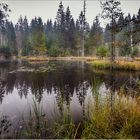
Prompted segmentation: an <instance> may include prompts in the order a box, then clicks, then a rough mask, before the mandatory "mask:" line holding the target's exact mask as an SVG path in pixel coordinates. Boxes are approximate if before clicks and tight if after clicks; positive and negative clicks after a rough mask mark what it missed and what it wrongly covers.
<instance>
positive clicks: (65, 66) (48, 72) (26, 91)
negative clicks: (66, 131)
mask: <svg viewBox="0 0 140 140" xmlns="http://www.w3.org/2000/svg"><path fill="white" fill-rule="evenodd" d="M139 79H140V73H138V72H137V73H136V72H120V71H115V72H114V73H111V72H110V71H103V70H95V69H93V68H92V67H91V66H90V65H89V64H87V63H86V62H78V61H49V62H45V63H29V62H11V63H8V62H7V63H1V64H0V114H1V115H2V116H7V117H8V118H9V119H10V120H11V122H12V124H15V123H17V122H18V120H19V118H20V117H22V116H23V114H24V115H26V114H27V112H28V110H29V108H30V106H32V104H33V100H35V101H36V102H38V103H40V104H41V105H42V106H43V110H44V112H45V113H46V116H47V117H48V119H50V120H52V121H53V119H54V118H56V117H57V115H56V112H57V113H60V114H62V113H63V112H64V110H68V111H69V113H70V114H72V116H73V118H74V120H75V122H79V121H80V120H81V119H82V118H83V117H84V115H85V111H86V109H87V106H88V103H89V102H91V101H92V102H94V100H95V96H94V94H93V90H97V91H98V94H99V95H100V96H101V98H100V99H104V98H105V97H106V95H108V94H110V91H113V93H115V92H117V91H118V90H120V88H121V87H124V89H125V90H126V91H127V93H126V94H130V95H131V96H132V97H133V96H138V94H139V89H138V88H137V84H138V83H139ZM132 90H133V91H134V90H135V91H136V92H133V94H132V92H131V91H132Z"/></svg>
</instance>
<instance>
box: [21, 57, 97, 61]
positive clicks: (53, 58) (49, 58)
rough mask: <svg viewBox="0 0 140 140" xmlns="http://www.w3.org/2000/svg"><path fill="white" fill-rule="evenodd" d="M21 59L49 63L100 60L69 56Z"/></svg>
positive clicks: (22, 58)
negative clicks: (51, 61) (53, 61)
mask: <svg viewBox="0 0 140 140" xmlns="http://www.w3.org/2000/svg"><path fill="white" fill-rule="evenodd" d="M19 59H21V60H28V61H49V60H66V61H67V60H75V61H94V60H98V58H97V57H76V56H69V57H46V56H29V57H27V56H22V57H20V58H19Z"/></svg>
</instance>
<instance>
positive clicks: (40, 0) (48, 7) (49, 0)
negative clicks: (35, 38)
mask: <svg viewBox="0 0 140 140" xmlns="http://www.w3.org/2000/svg"><path fill="white" fill-rule="evenodd" d="M0 1H2V2H4V3H7V4H8V5H9V8H10V9H11V10H12V12H11V13H10V20H12V21H13V23H14V24H15V23H16V22H17V20H18V18H19V17H20V15H22V16H23V17H24V16H27V18H28V19H29V22H30V20H31V19H32V18H33V17H35V16H37V17H38V16H40V17H42V19H43V22H46V21H47V19H48V18H51V19H52V20H53V21H54V20H55V17H56V12H57V9H58V5H59V2H60V1H59V0H55V1H54V0H0ZM62 2H63V5H64V7H65V9H66V7H67V6H69V7H70V10H71V13H72V15H73V17H74V19H76V18H78V16H79V13H80V11H81V10H82V7H83V1H82V0H81V1H80V0H79V1H78V0H77V1H76V0H62ZM86 3H87V13H86V18H87V21H88V23H90V25H91V24H92V23H93V19H94V18H95V16H96V15H98V14H99V13H101V8H100V3H99V1H98V0H87V2H86ZM121 7H122V10H123V12H124V13H125V15H126V14H128V13H131V14H137V12H138V9H139V8H140V0H123V1H121ZM105 24H106V22H105V21H103V20H101V25H102V26H104V25H105Z"/></svg>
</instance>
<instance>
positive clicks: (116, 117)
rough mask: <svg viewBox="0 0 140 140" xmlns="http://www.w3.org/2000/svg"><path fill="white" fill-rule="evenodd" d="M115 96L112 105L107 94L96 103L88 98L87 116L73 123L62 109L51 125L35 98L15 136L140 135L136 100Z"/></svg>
mask: <svg viewBox="0 0 140 140" xmlns="http://www.w3.org/2000/svg"><path fill="white" fill-rule="evenodd" d="M95 93H96V96H98V93H97V92H94V93H93V94H95ZM114 97H115V98H114V100H113V104H112V105H111V98H110V96H109V95H108V96H107V97H106V98H105V99H104V101H102V102H98V105H96V104H97V103H96V101H95V102H93V103H91V102H90V103H89V105H88V107H89V108H88V111H87V112H86V119H84V120H83V121H82V122H80V123H79V124H75V123H74V120H73V118H72V116H69V115H68V114H67V113H64V114H63V115H61V116H59V117H58V119H57V120H55V121H54V122H53V124H52V125H50V124H49V122H48V119H47V116H46V115H45V114H44V113H43V110H42V108H41V106H40V105H38V104H37V103H36V102H34V105H33V111H30V112H29V116H28V117H27V118H26V119H24V120H23V129H22V130H20V133H19V135H17V137H16V138H35V139H40V138H51V139H52V138H53V139H75V138H80V139H111V138H115V139H119V138H125V139H126V138H127V139H128V138H129V139H139V138H140V103H139V101H138V100H136V99H133V98H131V97H126V96H124V95H123V94H121V93H120V95H115V96H114ZM99 98H100V97H99ZM56 115H57V114H56Z"/></svg>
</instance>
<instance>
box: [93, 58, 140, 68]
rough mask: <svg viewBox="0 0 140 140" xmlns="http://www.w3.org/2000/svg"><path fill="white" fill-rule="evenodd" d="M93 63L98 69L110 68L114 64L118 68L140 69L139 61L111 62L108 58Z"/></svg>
mask: <svg viewBox="0 0 140 140" xmlns="http://www.w3.org/2000/svg"><path fill="white" fill-rule="evenodd" d="M91 64H92V66H93V67H95V68H98V69H110V68H111V67H112V66H113V68H114V69H116V70H140V63H139V62H138V61H132V62H131V61H115V62H114V63H111V62H110V61H108V60H95V61H92V62H91Z"/></svg>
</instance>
